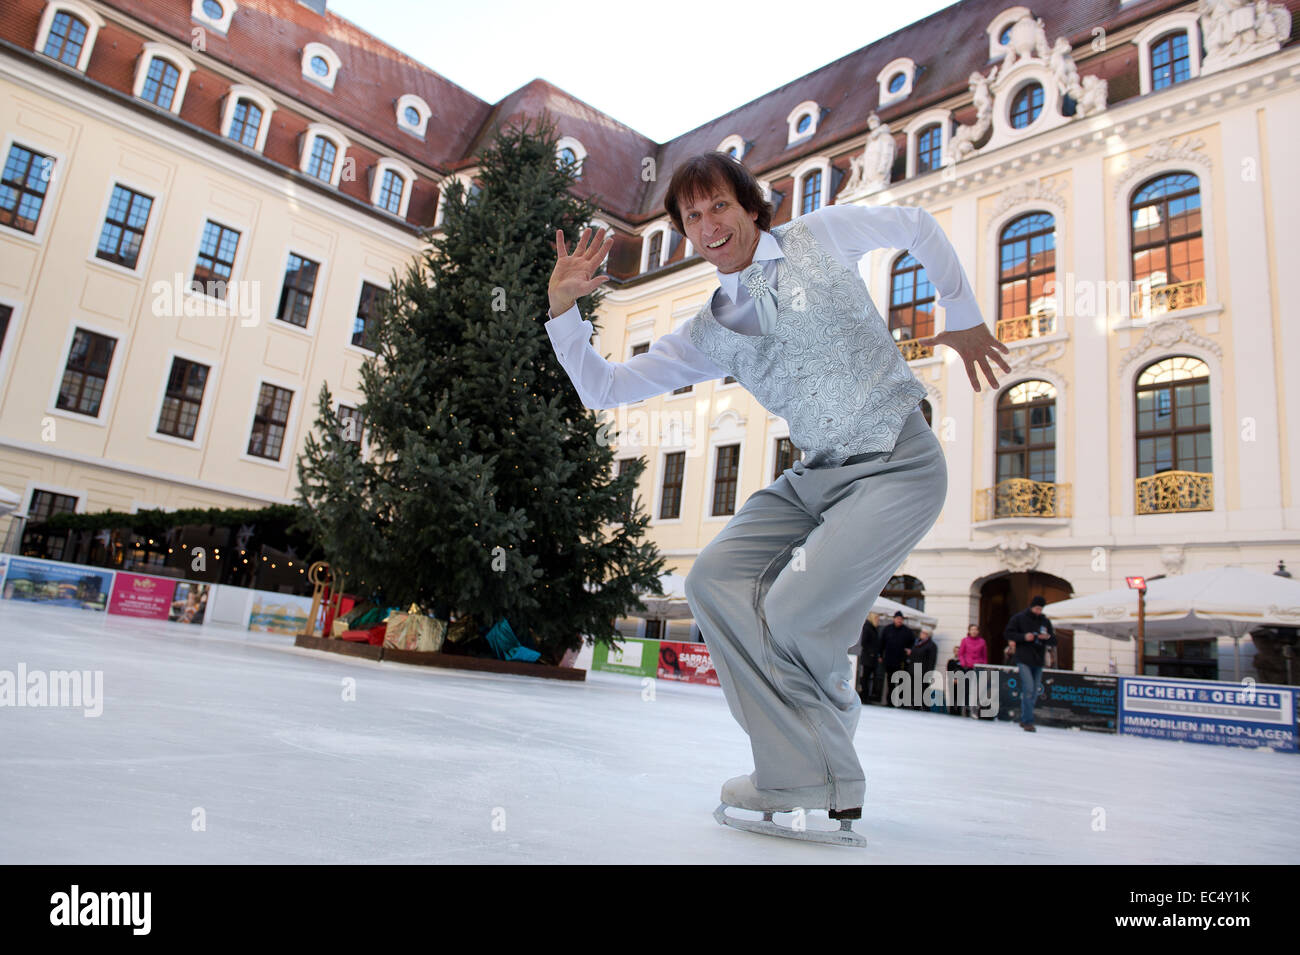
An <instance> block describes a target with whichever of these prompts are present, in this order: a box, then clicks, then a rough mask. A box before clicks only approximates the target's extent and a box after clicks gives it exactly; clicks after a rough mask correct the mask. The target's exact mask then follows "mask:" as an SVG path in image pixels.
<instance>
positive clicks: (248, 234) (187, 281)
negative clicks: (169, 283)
mask: <svg viewBox="0 0 1300 955" xmlns="http://www.w3.org/2000/svg"><path fill="white" fill-rule="evenodd" d="M199 220H200V221H199V225H198V229H197V230H196V233H195V236H194V247H193V248H192V249H191V250H190V257H189V259H188V264H187V265H186V271H185V272H184V273H182V274H181V281H182V282H183V283H184V284H183V285H182V286H181V297H182V300H183V299H186V298H194V299H198V300H199V301H200V302H202V303H203V305H202V308H204V309H208V308H213V307H215V308H217V309H220V310H221V311H222V313H223V314H224V315H227V316H229V315H230V314H231V309H230V294H229V290H230V286H232V285H235V284H237V283H238V284H240V286H241V287H242V285H243V274H244V270H245V268H246V267H247V264H248V247H249V246H250V245H252V243H253V231H252V228H251V227H250V226H249V224H248V223H247V222H245V221H243V220H242V219H238V218H236V217H234V216H231V215H227V214H226V212H225V211H222V212H220V213H216V214H209V213H207V212H204V213H202V214H201V215H200V217H199ZM209 222H212V223H215V224H216V225H220V226H225V227H226V228H227V229H233V230H234V231H236V232H238V233H239V245H238V247H236V249H235V261H234V264H233V265H231V266H230V278H229V279H228V280H227V282H226V291H227V294H226V297H225V298H217V297H216V296H214V295H209V294H208V293H207V292H196V291H195V290H194V287H193V285H192V284H191V283H193V281H194V268H195V266H197V265H198V263H199V250H200V249H202V248H203V233H204V232H205V231H206V230H207V226H208V223H209ZM155 284H156V283H155ZM237 301H238V303H239V305H240V306H243V305H245V304H247V303H246V302H245V301H244V295H243V292H242V291H241V292H240V294H239V296H238V299H237ZM181 307H182V308H184V307H185V306H184V304H183V302H182V306H181ZM204 314H207V313H206V311H205V312H204ZM235 317H239V316H237V315H236V316H235ZM259 321H260V317H259ZM241 324H242V321H241ZM250 327H251V326H250Z"/></svg>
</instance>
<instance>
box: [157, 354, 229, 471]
mask: <svg viewBox="0 0 1300 955" xmlns="http://www.w3.org/2000/svg"><path fill="white" fill-rule="evenodd" d="M177 358H182V359H184V360H186V361H192V362H196V363H197V364H200V365H206V366H207V367H208V380H207V382H206V383H205V384H204V388H203V401H202V403H201V404H200V406H199V420H198V421H196V422H195V423H194V437H193V439H192V440H189V441H187V440H185V439H184V438H178V437H176V436H175V435H172V434H167V433H165V432H163V431H159V430H158V422H159V420H160V419H161V418H162V406H163V402H164V401H165V400H166V399H167V381H168V379H169V378H170V377H171V373H172V365H173V364H174V363H175V361H176V359H177ZM217 372H218V362H217V361H215V360H214V359H212V358H210V357H200V356H199V355H198V354H196V353H192V352H187V351H185V350H184V349H181V348H170V349H168V351H167V364H166V367H165V370H164V371H163V374H162V379H161V380H160V381H159V382H158V393H157V395H156V396H155V397H154V404H153V409H154V410H153V421H152V423H151V424H150V425H149V432H148V433H147V434H146V435H145V436H146V437H148V438H150V439H152V440H154V441H162V442H164V443H166V444H171V445H173V446H175V447H180V448H196V449H199V450H202V448H203V445H204V443H205V442H206V440H207V434H208V425H209V423H210V421H211V420H212V407H213V405H215V404H216V400H215V395H216V392H217V390H218V388H217V384H218V373H217Z"/></svg>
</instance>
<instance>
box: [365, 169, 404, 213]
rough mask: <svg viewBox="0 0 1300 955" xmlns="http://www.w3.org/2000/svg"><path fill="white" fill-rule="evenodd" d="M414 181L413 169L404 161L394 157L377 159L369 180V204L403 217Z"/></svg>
mask: <svg viewBox="0 0 1300 955" xmlns="http://www.w3.org/2000/svg"><path fill="white" fill-rule="evenodd" d="M414 182H415V170H414V169H412V168H411V167H410V166H408V165H407V164H406V163H404V162H400V161H399V160H396V159H381V160H379V162H378V163H376V164H375V168H374V172H373V178H372V179H371V182H370V203H371V205H374V206H377V207H378V208H380V209H383V210H384V211H385V212H391V213H392V214H393V215H395V216H398V217H400V218H403V219H405V218H406V209H407V206H408V205H409V204H410V202H411V186H412V185H413V184H414Z"/></svg>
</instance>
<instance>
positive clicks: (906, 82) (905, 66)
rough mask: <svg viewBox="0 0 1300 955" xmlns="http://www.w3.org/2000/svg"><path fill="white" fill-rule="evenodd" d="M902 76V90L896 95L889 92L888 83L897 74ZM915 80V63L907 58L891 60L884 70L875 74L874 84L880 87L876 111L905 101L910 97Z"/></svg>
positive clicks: (901, 57)
mask: <svg viewBox="0 0 1300 955" xmlns="http://www.w3.org/2000/svg"><path fill="white" fill-rule="evenodd" d="M899 73H902V74H903V88H902V89H900V90H899V91H898V92H897V93H891V92H889V81H890V80H892V79H893V78H894V77H895V76H896V75H897V74H899ZM915 79H916V63H915V62H913V60H912V58H911V57H909V56H900V57H898V58H896V59H894V60H891V61H890V62H889V63H887V64H886V65H885V68H884V69H883V70H881V71H880V72H879V73H877V74H876V82H877V83H878V84H879V85H880V94H879V96H880V101H879V103H878V104H877V106H876V109H883V108H884V107H886V106H889V105H891V104H893V103H897V102H899V101H901V100H905V99H907V98H908V97H909V96H911V95H912V83H913V81H914V80H915Z"/></svg>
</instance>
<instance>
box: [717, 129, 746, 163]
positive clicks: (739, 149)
mask: <svg viewBox="0 0 1300 955" xmlns="http://www.w3.org/2000/svg"><path fill="white" fill-rule="evenodd" d="M717 151H718V152H720V153H725V154H726V155H728V156H730V157H731V158H732V159H735V160H736V161H737V162H739V161H740V160H742V159H744V158H745V140H744V139H742V138H741V137H740V136H736V135H731V136H728V137H727V138H726V139H724V140H723V141H722V142H720V143H718V149H717Z"/></svg>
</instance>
